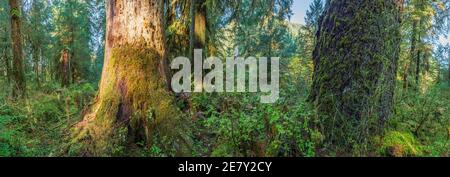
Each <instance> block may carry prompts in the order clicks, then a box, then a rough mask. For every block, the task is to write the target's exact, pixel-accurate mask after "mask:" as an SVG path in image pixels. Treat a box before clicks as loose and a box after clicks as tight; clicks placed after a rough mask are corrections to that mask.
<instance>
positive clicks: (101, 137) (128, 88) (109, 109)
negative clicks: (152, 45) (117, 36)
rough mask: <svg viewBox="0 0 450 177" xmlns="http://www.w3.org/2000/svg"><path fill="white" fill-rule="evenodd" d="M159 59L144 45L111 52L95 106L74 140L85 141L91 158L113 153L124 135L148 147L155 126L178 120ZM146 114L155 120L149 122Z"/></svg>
mask: <svg viewBox="0 0 450 177" xmlns="http://www.w3.org/2000/svg"><path fill="white" fill-rule="evenodd" d="M159 60H160V57H159V55H158V54H157V52H156V51H153V50H151V49H147V47H145V45H140V44H133V45H125V46H121V47H118V48H114V49H112V52H111V57H110V59H109V61H107V62H106V63H107V65H106V66H105V67H106V68H105V71H104V72H106V73H104V74H103V76H102V83H103V84H102V85H101V87H100V91H99V96H98V98H97V101H96V104H95V105H93V106H92V109H91V113H90V114H87V115H86V116H85V120H84V122H82V123H80V127H81V129H84V130H82V131H80V130H79V131H78V132H77V133H76V134H77V135H76V136H75V138H76V140H85V141H86V140H87V142H86V144H87V145H88V146H89V147H88V148H87V149H88V151H90V152H92V153H94V154H93V155H95V156H97V155H105V154H109V155H110V154H113V151H115V150H114V149H117V146H121V144H123V142H124V141H123V140H122V139H123V136H126V138H125V139H126V142H127V143H132V144H135V143H138V142H144V144H146V145H147V146H149V147H150V146H151V143H152V140H151V137H152V133H154V132H153V131H154V129H155V127H156V126H160V124H163V123H164V124H167V123H168V122H173V121H177V120H178V119H179V116H180V115H181V113H180V111H179V110H178V109H177V108H176V107H175V106H174V104H173V97H172V95H171V94H170V93H169V92H168V91H167V90H166V86H165V84H166V83H165V82H164V80H163V79H162V78H163V77H161V75H160V73H159V71H158V66H159ZM149 112H151V116H152V118H151V119H152V120H154V121H149V120H150V119H149V118H148V115H149ZM171 125H172V126H176V124H174V123H173V124H172V123H171ZM121 127H126V128H127V130H128V132H127V134H126V135H123V134H124V133H118V132H119V131H117V130H120V128H121ZM173 129H174V127H171V128H170V129H169V130H167V132H169V131H170V130H173ZM120 132H123V131H120ZM172 133H173V132H172ZM174 136H175V135H174ZM117 139H120V140H117ZM141 144H142V143H141Z"/></svg>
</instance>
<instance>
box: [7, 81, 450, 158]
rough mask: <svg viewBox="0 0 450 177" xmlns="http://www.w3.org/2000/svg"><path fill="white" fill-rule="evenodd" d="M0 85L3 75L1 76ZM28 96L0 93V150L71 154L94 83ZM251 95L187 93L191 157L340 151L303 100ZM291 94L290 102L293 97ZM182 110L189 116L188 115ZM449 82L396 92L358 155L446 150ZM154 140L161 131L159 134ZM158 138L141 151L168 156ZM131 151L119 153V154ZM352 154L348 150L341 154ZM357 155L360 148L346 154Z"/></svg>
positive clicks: (50, 87) (46, 88) (47, 88)
mask: <svg viewBox="0 0 450 177" xmlns="http://www.w3.org/2000/svg"><path fill="white" fill-rule="evenodd" d="M0 82H1V83H0V87H3V88H1V89H2V90H6V86H7V84H5V81H0ZM29 87H31V88H33V89H29V93H28V99H27V100H26V101H23V102H15V101H12V100H10V99H9V98H8V97H7V92H1V93H0V156H25V157H31V156H33V157H34V156H45V157H47V156H78V154H77V152H72V151H71V149H69V148H67V144H68V142H69V141H70V139H69V138H68V137H69V135H70V128H71V127H72V126H73V125H74V124H76V123H77V122H79V121H80V119H81V117H82V116H81V112H83V110H84V109H85V108H86V107H87V106H88V105H89V104H90V102H91V100H92V98H93V97H94V96H95V93H96V89H95V87H94V86H92V85H91V84H81V85H74V86H71V87H69V88H61V87H59V86H58V84H46V85H42V86H41V87H40V88H39V89H37V88H35V87H36V86H29ZM256 97H257V96H254V95H251V96H249V95H225V96H219V97H217V98H216V99H211V98H210V97H209V96H208V95H197V96H194V97H193V101H192V103H190V104H192V105H191V106H193V108H192V110H190V111H191V112H194V113H192V114H191V115H192V116H191V117H190V118H189V119H191V120H193V121H192V124H191V126H192V127H191V128H192V129H193V131H192V132H193V133H192V139H193V149H194V151H195V152H192V155H193V156H340V155H339V153H336V152H329V151H327V149H326V147H322V145H321V141H322V140H323V136H322V135H321V134H320V132H318V131H316V130H314V128H312V126H311V124H312V122H314V120H313V119H309V118H308V117H311V116H312V115H313V114H314V113H313V112H312V111H311V110H310V109H311V108H310V107H309V106H308V105H307V103H306V101H302V100H304V98H303V99H302V98H301V97H304V96H299V97H297V98H293V99H287V98H286V97H285V98H283V99H281V102H282V103H280V104H278V105H275V106H265V105H262V104H257V103H256V102H257V101H255V100H254V98H256ZM294 100H297V103H294ZM187 115H189V114H187ZM449 115H450V86H449V84H448V83H444V84H439V85H436V86H433V87H431V88H430V89H428V90H427V91H426V92H424V93H422V94H413V93H408V94H406V93H405V94H397V101H396V111H395V117H394V118H393V119H392V120H390V121H389V123H388V125H387V127H386V130H385V132H386V133H385V135H384V136H383V137H374V140H373V142H374V143H373V144H372V145H373V146H374V147H372V148H370V152H368V153H367V154H369V155H367V154H366V155H363V156H450V117H449ZM160 138H161V137H160ZM164 143H167V141H165V140H160V141H158V142H157V143H155V144H154V145H153V146H152V147H151V148H149V149H147V150H145V153H141V154H139V153H138V154H135V153H134V154H133V155H132V156H173V155H174V154H171V153H170V152H172V150H168V149H167V147H168V146H166V145H165V144H164ZM126 155H130V153H126V152H122V154H118V156H126ZM347 155H352V154H347ZM353 155H355V156H361V154H353Z"/></svg>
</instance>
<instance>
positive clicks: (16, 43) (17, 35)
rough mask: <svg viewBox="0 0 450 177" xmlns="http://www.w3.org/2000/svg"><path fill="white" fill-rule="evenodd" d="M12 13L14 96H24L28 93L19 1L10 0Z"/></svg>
mask: <svg viewBox="0 0 450 177" xmlns="http://www.w3.org/2000/svg"><path fill="white" fill-rule="evenodd" d="M9 6H10V9H11V11H10V15H11V39H12V48H13V66H12V81H13V82H12V86H13V88H12V96H13V97H14V98H23V97H25V95H26V82H25V73H24V66H23V65H24V64H23V51H22V33H21V23H22V22H21V19H20V18H21V8H20V4H19V1H17V0H9Z"/></svg>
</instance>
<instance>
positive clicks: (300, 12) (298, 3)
mask: <svg viewBox="0 0 450 177" xmlns="http://www.w3.org/2000/svg"><path fill="white" fill-rule="evenodd" d="M312 1H313V0H294V5H293V6H292V12H293V13H294V15H293V16H292V17H291V22H293V23H300V24H305V16H306V10H308V8H309V4H311V2H312Z"/></svg>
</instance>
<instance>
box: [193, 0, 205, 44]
mask: <svg viewBox="0 0 450 177" xmlns="http://www.w3.org/2000/svg"><path fill="white" fill-rule="evenodd" d="M205 2H206V1H205V0H195V19H194V20H195V23H194V24H195V29H194V31H195V44H194V45H195V48H196V49H204V47H205V46H206V5H205Z"/></svg>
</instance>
